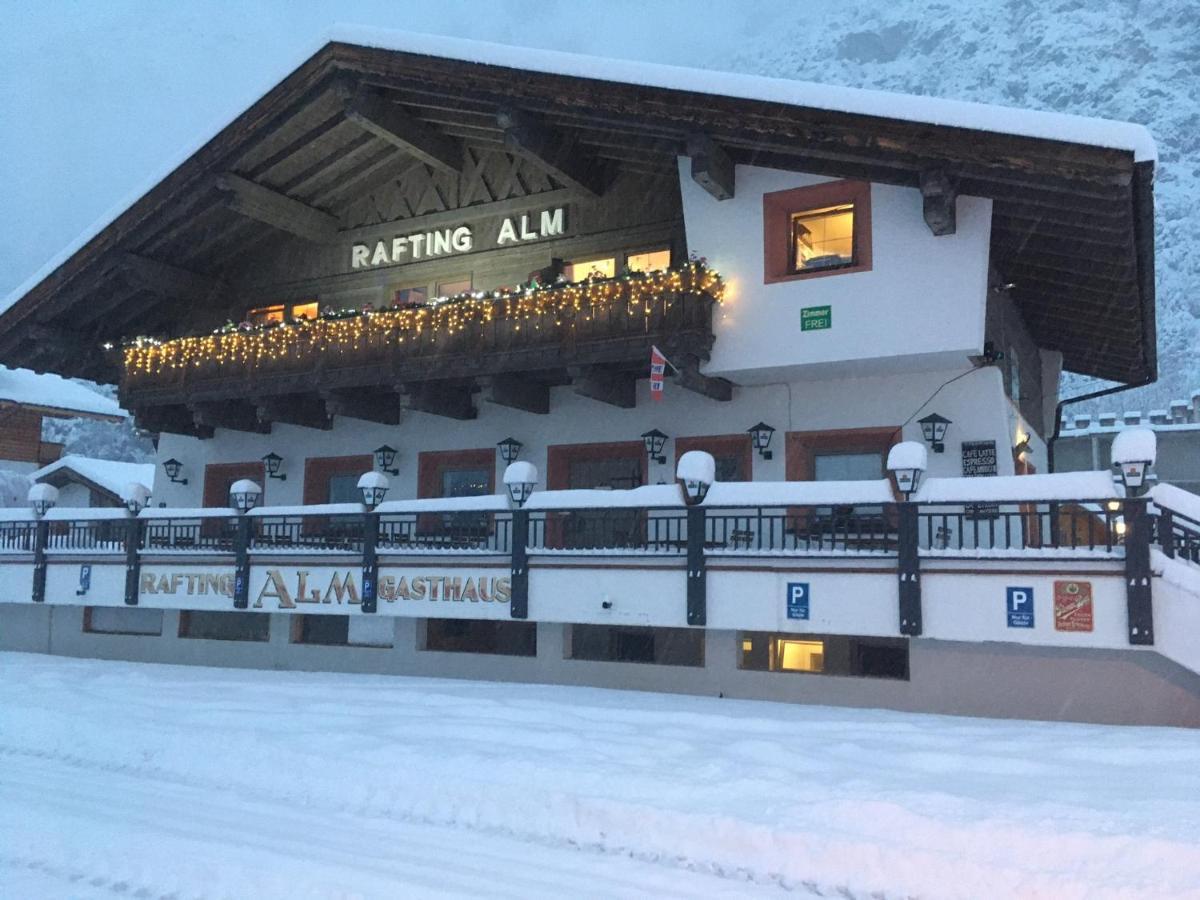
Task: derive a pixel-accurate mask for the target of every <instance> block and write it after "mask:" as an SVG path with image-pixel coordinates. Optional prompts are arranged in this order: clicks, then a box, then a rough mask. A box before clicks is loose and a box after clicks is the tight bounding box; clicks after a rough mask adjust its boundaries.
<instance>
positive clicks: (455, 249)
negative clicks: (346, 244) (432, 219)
mask: <svg viewBox="0 0 1200 900" xmlns="http://www.w3.org/2000/svg"><path fill="white" fill-rule="evenodd" d="M566 228H567V210H566V207H565V206H556V207H554V208H552V209H547V210H543V211H542V212H541V213H522V214H521V215H514V216H508V217H506V218H505V219H503V220H502V221H501V222H500V226H499V228H498V229H497V230H496V231H495V232H490V231H489V232H488V233H487V234H482V233H477V231H480V229H478V228H477V227H476V226H472V225H459V226H457V227H454V228H439V229H433V230H431V231H414V232H410V233H409V234H400V235H396V236H395V237H392V238H385V239H382V240H377V241H374V242H373V243H372V242H366V243H356V244H353V245H351V247H350V268H351V269H372V268H375V267H377V266H396V265H402V264H404V263H409V262H416V261H419V260H426V259H437V258H440V257H445V256H456V255H459V254H462V253H470V252H471V251H472V250H474V249H476V248H477V246H478V247H479V248H486V249H491V248H495V247H512V246H518V245H520V244H522V243H526V242H529V241H540V240H544V239H546V238H551V237H559V236H561V235H563V234H565V233H566Z"/></svg>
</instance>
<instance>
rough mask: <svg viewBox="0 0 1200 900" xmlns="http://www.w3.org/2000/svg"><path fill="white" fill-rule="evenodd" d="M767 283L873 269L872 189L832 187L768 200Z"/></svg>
mask: <svg viewBox="0 0 1200 900" xmlns="http://www.w3.org/2000/svg"><path fill="white" fill-rule="evenodd" d="M763 244H764V246H763V263H764V267H763V281H764V283H766V284H772V283H774V282H779V281H792V280H795V279H800V278H815V277H819V276H822V275H834V274H844V273H847V272H865V271H869V270H870V268H871V185H870V184H869V183H867V182H864V181H830V182H825V183H822V184H814V185H810V186H808V187H802V188H793V189H791V190H787V191H775V192H772V193H769V194H763Z"/></svg>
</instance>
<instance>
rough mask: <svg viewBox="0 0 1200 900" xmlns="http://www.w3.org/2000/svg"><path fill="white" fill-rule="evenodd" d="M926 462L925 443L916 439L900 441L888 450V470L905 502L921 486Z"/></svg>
mask: <svg viewBox="0 0 1200 900" xmlns="http://www.w3.org/2000/svg"><path fill="white" fill-rule="evenodd" d="M928 464H929V457H928V456H927V455H926V453H925V445H924V444H920V443H918V442H917V441H902V442H901V443H899V444H896V446H894V447H892V449H891V450H889V451H888V458H887V467H888V471H889V472H891V473H892V475H893V476H894V477H895V479H896V489H897V490H898V491H900V493H902V494H903V495H904V500H905V502H907V501H909V500H911V499H912V495H913V494H915V493H916V492H917V490H918V489H919V488H920V487H921V476H922V475H924V474H925V469H926V468H927V467H928Z"/></svg>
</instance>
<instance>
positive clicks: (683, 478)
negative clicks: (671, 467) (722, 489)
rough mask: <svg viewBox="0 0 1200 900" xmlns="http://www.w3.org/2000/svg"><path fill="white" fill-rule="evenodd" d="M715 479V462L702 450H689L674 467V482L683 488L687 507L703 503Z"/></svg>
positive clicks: (710, 455)
mask: <svg viewBox="0 0 1200 900" xmlns="http://www.w3.org/2000/svg"><path fill="white" fill-rule="evenodd" d="M716 479H717V461H716V460H715V459H713V456H712V454H711V453H705V452H704V451H703V450H689V451H688V452H687V453H685V454H683V456H681V457H679V465H678V466H676V467H675V480H676V481H678V482H679V484H680V486H681V487H682V488H683V496H684V499H686V500H687V503H688V506H695V505H696V504H698V503H703V502H704V498H705V497H706V496H708V489H709V488H710V487H712V483H713V482H714V481H716Z"/></svg>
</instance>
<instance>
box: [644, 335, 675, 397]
mask: <svg viewBox="0 0 1200 900" xmlns="http://www.w3.org/2000/svg"><path fill="white" fill-rule="evenodd" d="M667 365H668V363H667V358H666V357H665V356H663V355H662V351H661V350H659V349H658V348H657V347H651V348H650V398H651V399H652V400H661V399H662V398H663V376H664V375H665V374H666V372H667ZM672 368H674V366H672Z"/></svg>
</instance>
